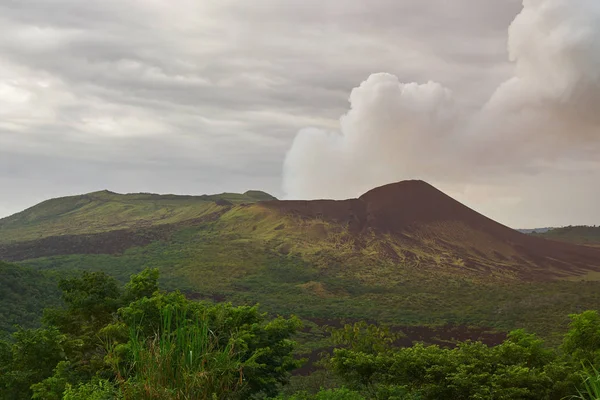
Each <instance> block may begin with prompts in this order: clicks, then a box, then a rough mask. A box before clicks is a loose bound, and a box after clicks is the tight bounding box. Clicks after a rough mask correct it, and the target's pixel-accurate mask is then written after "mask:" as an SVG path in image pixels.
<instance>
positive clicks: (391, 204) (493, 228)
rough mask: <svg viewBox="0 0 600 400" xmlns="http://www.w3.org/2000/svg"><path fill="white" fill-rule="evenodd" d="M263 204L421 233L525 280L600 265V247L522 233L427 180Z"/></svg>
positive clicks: (367, 227)
mask: <svg viewBox="0 0 600 400" xmlns="http://www.w3.org/2000/svg"><path fill="white" fill-rule="evenodd" d="M259 206H261V207H267V208H269V209H274V210H277V211H278V212H281V213H284V214H287V215H295V216H298V217H301V218H319V219H323V220H327V221H332V222H336V223H340V224H344V225H347V226H348V228H349V230H350V232H353V233H354V234H356V235H357V236H360V234H362V233H365V232H367V231H373V232H376V233H384V234H392V235H395V236H396V237H401V238H407V237H412V239H410V240H412V241H414V240H415V239H414V237H415V236H418V237H419V238H420V239H421V240H422V239H428V240H430V241H433V242H435V243H436V244H438V245H440V246H442V247H444V248H446V249H449V250H451V251H452V252H453V254H455V255H456V256H458V257H459V258H461V259H462V260H463V261H464V264H465V266H466V267H468V268H471V269H473V270H478V269H481V267H482V265H489V262H491V263H492V264H494V263H496V264H506V265H509V264H513V266H512V267H507V269H508V270H510V271H509V272H511V273H514V274H516V275H518V276H519V277H520V278H522V279H525V280H548V279H556V278H561V277H566V276H573V275H584V274H585V273H586V272H588V271H590V270H596V271H597V270H600V248H594V247H591V246H580V245H574V244H570V243H564V242H556V241H550V240H545V239H541V238H539V237H535V236H531V235H526V234H522V233H520V232H517V231H515V230H513V229H511V228H508V227H506V226H504V225H501V224H499V223H497V222H495V221H493V220H491V219H489V218H487V217H485V216H483V215H481V214H479V213H478V212H476V211H474V210H472V209H470V208H468V207H466V206H465V205H463V204H461V203H459V202H458V201H456V200H454V199H452V198H451V197H449V196H447V195H446V194H444V193H442V192H441V191H439V190H437V189H436V188H434V187H433V186H431V185H429V184H428V183H426V182H423V181H403V182H399V183H394V184H390V185H386V186H382V187H379V188H376V189H373V190H371V191H369V192H367V193H365V194H364V195H362V196H360V197H359V198H358V199H350V200H343V201H335V200H313V201H296V200H293V201H267V202H263V203H259ZM415 234H418V235H415ZM417 241H418V240H417ZM473 249H476V251H473ZM483 258H487V260H483ZM511 268H512V269H511ZM488 272H489V271H488Z"/></svg>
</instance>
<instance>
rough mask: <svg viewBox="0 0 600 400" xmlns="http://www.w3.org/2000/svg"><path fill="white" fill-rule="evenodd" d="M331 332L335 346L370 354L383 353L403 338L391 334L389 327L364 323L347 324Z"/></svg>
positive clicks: (398, 334)
mask: <svg viewBox="0 0 600 400" xmlns="http://www.w3.org/2000/svg"><path fill="white" fill-rule="evenodd" d="M329 332H330V333H331V339H332V341H333V343H334V344H335V345H341V346H345V347H349V348H350V349H351V350H352V351H358V352H362V353H368V354H372V353H380V352H383V351H385V350H386V349H388V348H389V347H390V346H391V345H392V343H394V341H396V340H398V339H399V338H400V337H402V334H400V333H393V332H391V330H390V328H389V327H387V326H378V325H373V324H367V323H366V322H364V321H361V322H356V323H355V324H353V325H350V324H346V325H344V327H343V328H341V329H329Z"/></svg>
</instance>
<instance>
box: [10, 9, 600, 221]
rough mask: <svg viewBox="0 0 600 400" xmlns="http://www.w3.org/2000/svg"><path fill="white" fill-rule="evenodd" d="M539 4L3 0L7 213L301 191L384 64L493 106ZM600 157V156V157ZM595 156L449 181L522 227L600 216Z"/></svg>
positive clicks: (405, 78) (472, 201)
mask: <svg viewBox="0 0 600 400" xmlns="http://www.w3.org/2000/svg"><path fill="white" fill-rule="evenodd" d="M522 7H523V6H522V3H521V1H518V0H486V1H482V0H429V1H423V0H368V1H367V0H253V1H246V0H204V1H199V0H118V1H117V0H104V1H81V0H0V188H1V189H0V190H1V193H2V195H1V196H0V217H1V216H6V215H9V214H11V213H14V212H17V211H20V210H22V209H24V208H26V207H28V206H31V205H33V204H35V203H37V202H39V201H42V200H45V199H47V198H51V197H58V196H64V195H71V194H79V193H85V192H90V191H96V190H101V189H109V190H112V191H116V192H140V191H143V192H157V193H181V194H203V193H216V192H223V191H236V192H242V191H245V190H248V189H262V190H265V191H268V192H269V193H272V194H274V195H276V196H278V197H280V196H284V195H285V193H284V191H283V186H282V168H283V164H284V159H285V157H286V152H288V150H289V149H290V147H291V146H292V142H293V140H294V138H295V137H296V135H297V133H298V132H299V131H300V130H302V129H303V128H306V127H314V128H318V129H324V130H332V131H335V130H338V129H339V125H340V123H339V119H340V116H342V115H343V114H345V113H347V112H348V109H349V103H348V99H349V96H350V93H351V91H352V89H353V88H355V87H357V86H358V85H360V84H361V82H363V81H365V80H366V79H367V78H369V76H370V75H371V74H373V73H378V72H387V73H389V74H392V75H393V76H395V77H397V78H398V80H399V81H400V82H422V83H424V82H427V81H429V80H433V81H436V82H440V83H441V84H443V86H444V87H447V88H450V89H451V90H452V92H453V96H454V98H455V99H457V100H456V101H457V103H459V105H460V107H461V109H462V110H471V109H473V110H475V109H479V108H480V107H481V104H483V103H485V102H487V101H488V99H489V98H490V96H492V94H493V93H494V92H495V91H496V88H497V87H498V86H499V85H500V84H502V82H505V81H506V80H507V79H509V78H510V77H511V76H512V75H513V70H514V66H513V65H512V64H511V63H510V62H509V57H508V52H507V32H508V27H509V25H510V24H511V22H512V21H513V19H514V18H515V16H516V15H517V14H519V12H520V11H521V9H522ZM584 161H586V162H588V163H592V164H589V165H592V166H593V168H595V167H596V166H597V164H594V162H595V161H597V159H596V158H595V154H594V155H592V156H591V157H588V158H586V159H585V160H584ZM586 165H587V166H586V167H582V168H583V169H582V170H579V169H577V168H575V170H573V168H574V167H572V165H571V164H569V165H566V164H565V165H564V168H562V167H561V168H558V169H553V170H552V173H542V174H535V175H533V176H531V175H529V176H528V177H527V178H523V179H524V180H523V181H522V182H523V184H522V185H519V186H518V187H517V186H510V185H507V183H506V180H504V181H503V180H502V178H501V177H502V176H503V173H502V168H499V169H500V172H497V171H496V172H494V173H493V175H494V178H493V179H490V182H489V183H488V184H486V185H482V184H481V183H480V184H479V186H478V187H477V189H473V188H471V187H470V186H469V185H468V184H466V183H465V182H463V185H462V186H456V185H454V183H453V184H450V183H448V184H446V183H445V182H444V180H443V179H438V180H437V181H436V182H434V183H435V184H436V185H438V186H439V187H440V188H441V189H443V190H445V189H448V190H447V191H449V192H450V194H452V195H455V196H457V198H459V199H460V200H461V201H464V202H465V203H467V204H468V205H470V206H473V207H474V208H476V209H477V210H479V211H482V212H484V213H485V214H487V215H488V216H490V217H492V218H495V219H497V220H499V221H500V222H503V223H506V224H508V225H511V226H513V227H536V226H546V225H565V224H570V223H573V224H575V223H588V224H594V223H600V212H598V210H597V209H598V208H599V207H597V204H598V203H599V200H600V198H599V197H598V190H597V188H596V187H595V186H594V185H596V186H597V183H598V180H597V178H598V175H597V174H595V173H594V172H593V171H591V172H590V166H589V165H588V164H586ZM573 171H575V172H573ZM581 171H587V172H585V173H582V172H581ZM586 173H587V175H586ZM514 174H515V172H514V171H512V172H511V175H510V176H511V177H512V176H514ZM404 178H406V173H405V171H398V179H397V180H400V179H404ZM390 179H391V176H390ZM507 179H508V178H507ZM510 179H512V178H510ZM480 181H481V179H480ZM494 182H498V184H496V183H494ZM375 183H379V182H374V184H375ZM461 187H462V189H461ZM524 188H526V189H527V190H523V189H524ZM567 188H569V190H572V191H573V192H574V193H573V194H569V195H565V192H566V191H567ZM360 194H361V193H355V195H356V196H358V195H360ZM316 196H317V197H318V195H316Z"/></svg>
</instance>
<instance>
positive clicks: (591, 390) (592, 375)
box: [571, 364, 600, 400]
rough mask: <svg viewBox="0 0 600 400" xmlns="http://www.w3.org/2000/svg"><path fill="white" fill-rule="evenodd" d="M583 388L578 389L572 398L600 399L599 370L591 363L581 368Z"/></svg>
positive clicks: (583, 399)
mask: <svg viewBox="0 0 600 400" xmlns="http://www.w3.org/2000/svg"><path fill="white" fill-rule="evenodd" d="M582 375H583V388H582V389H581V390H579V391H578V395H577V396H572V397H571V398H572V399H577V400H600V371H598V370H597V369H596V368H595V367H594V366H593V365H592V366H586V365H585V364H584V369H583V374H582Z"/></svg>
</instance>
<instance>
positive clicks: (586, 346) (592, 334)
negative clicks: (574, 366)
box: [562, 311, 600, 365]
mask: <svg viewBox="0 0 600 400" xmlns="http://www.w3.org/2000/svg"><path fill="white" fill-rule="evenodd" d="M570 318H571V323H570V324H569V328H570V329H569V332H568V333H567V334H566V335H565V338H564V341H563V345H562V350H563V351H564V352H565V353H567V354H571V355H572V357H573V359H574V360H576V361H578V362H583V363H586V364H592V365H600V315H599V314H598V312H597V311H585V312H583V313H581V314H573V315H570Z"/></svg>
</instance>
